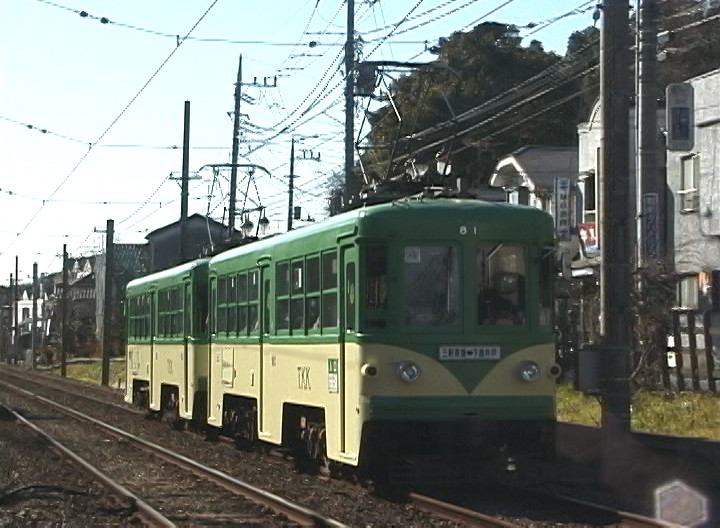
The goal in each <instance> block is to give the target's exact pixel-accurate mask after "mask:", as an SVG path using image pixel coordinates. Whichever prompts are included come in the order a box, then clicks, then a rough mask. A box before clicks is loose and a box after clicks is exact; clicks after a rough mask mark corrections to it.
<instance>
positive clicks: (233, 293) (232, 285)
mask: <svg viewBox="0 0 720 528" xmlns="http://www.w3.org/2000/svg"><path fill="white" fill-rule="evenodd" d="M227 300H228V302H231V303H234V302H235V301H236V300H237V277H235V275H231V276H230V277H228V296H227Z"/></svg>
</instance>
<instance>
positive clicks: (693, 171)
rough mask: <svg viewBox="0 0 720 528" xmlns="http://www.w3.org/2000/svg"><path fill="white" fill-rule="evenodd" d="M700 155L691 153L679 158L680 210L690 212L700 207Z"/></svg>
mask: <svg viewBox="0 0 720 528" xmlns="http://www.w3.org/2000/svg"><path fill="white" fill-rule="evenodd" d="M699 185H700V156H699V155H697V154H693V155H691V156H685V157H683V158H682V159H681V160H680V190H679V191H678V197H679V198H680V212H681V213H691V212H697V211H698V210H699V209H700V192H699Z"/></svg>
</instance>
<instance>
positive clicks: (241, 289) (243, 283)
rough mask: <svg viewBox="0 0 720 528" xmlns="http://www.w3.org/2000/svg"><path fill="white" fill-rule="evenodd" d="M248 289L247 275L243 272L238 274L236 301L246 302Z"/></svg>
mask: <svg viewBox="0 0 720 528" xmlns="http://www.w3.org/2000/svg"><path fill="white" fill-rule="evenodd" d="M247 296H248V289H247V275H245V274H244V273H242V274H240V275H238V278H237V300H238V302H241V303H244V302H247Z"/></svg>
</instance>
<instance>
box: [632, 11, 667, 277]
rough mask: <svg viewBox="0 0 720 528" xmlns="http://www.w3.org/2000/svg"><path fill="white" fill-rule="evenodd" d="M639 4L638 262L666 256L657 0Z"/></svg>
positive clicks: (647, 262) (642, 265) (637, 103)
mask: <svg viewBox="0 0 720 528" xmlns="http://www.w3.org/2000/svg"><path fill="white" fill-rule="evenodd" d="M636 1H637V7H636V10H635V12H636V13H637V14H638V15H637V34H638V39H637V42H638V46H637V61H636V68H637V70H636V77H637V101H636V105H635V108H636V112H637V118H636V120H637V145H638V148H637V157H636V160H637V174H638V189H639V190H640V192H638V197H639V200H638V204H637V210H638V212H639V222H638V226H637V228H638V242H639V244H638V250H639V255H638V257H639V258H638V266H639V267H646V266H647V265H648V264H651V263H652V262H653V261H655V260H657V259H660V258H662V257H663V255H664V253H665V251H664V245H665V237H664V226H665V221H664V216H665V215H664V214H663V212H664V211H665V182H664V178H663V177H662V174H661V172H660V168H659V167H658V150H659V137H658V126H657V48H658V39H657V18H658V9H657V2H656V0H636Z"/></svg>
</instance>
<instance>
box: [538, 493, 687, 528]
mask: <svg viewBox="0 0 720 528" xmlns="http://www.w3.org/2000/svg"><path fill="white" fill-rule="evenodd" d="M541 495H545V496H547V497H549V498H551V499H554V500H561V501H565V502H568V503H570V504H576V505H578V506H585V507H588V508H592V509H594V510H598V511H602V512H605V513H609V514H612V515H617V516H618V517H619V518H620V522H619V523H618V524H617V525H616V526H620V527H623V526H625V527H628V528H682V527H681V526H680V525H678V524H674V523H670V522H667V521H663V520H661V519H654V518H652V517H646V516H644V515H640V514H637V513H631V512H626V511H623V510H616V509H615V508H611V507H609V506H603V505H602V504H596V503H594V502H591V501H586V500H583V499H576V498H574V497H569V496H567V495H562V494H558V495H553V494H544V493H543V494H541Z"/></svg>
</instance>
